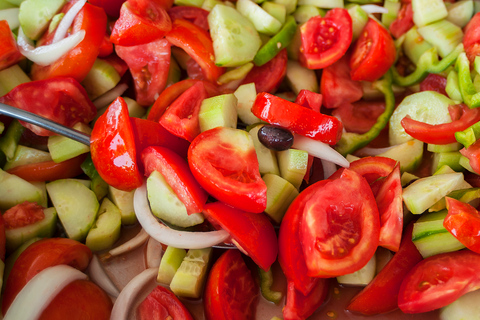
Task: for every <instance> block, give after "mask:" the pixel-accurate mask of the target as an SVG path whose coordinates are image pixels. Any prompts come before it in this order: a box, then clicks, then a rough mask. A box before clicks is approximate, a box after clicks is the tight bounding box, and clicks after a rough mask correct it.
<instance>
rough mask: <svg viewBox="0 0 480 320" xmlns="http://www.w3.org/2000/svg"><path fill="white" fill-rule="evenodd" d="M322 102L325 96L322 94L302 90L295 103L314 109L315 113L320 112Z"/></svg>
mask: <svg viewBox="0 0 480 320" xmlns="http://www.w3.org/2000/svg"><path fill="white" fill-rule="evenodd" d="M322 100H323V96H322V95H321V94H320V93H316V92H312V91H310V90H307V89H302V90H300V92H299V93H298V95H297V97H296V98H295V103H296V104H298V105H301V106H302V107H305V108H308V109H312V110H313V111H316V112H320V108H321V107H322Z"/></svg>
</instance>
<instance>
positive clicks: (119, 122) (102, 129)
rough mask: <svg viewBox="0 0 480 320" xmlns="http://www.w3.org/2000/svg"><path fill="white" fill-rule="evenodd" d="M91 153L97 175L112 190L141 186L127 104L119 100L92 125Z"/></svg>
mask: <svg viewBox="0 0 480 320" xmlns="http://www.w3.org/2000/svg"><path fill="white" fill-rule="evenodd" d="M90 151H91V154H92V160H93V163H94V165H95V168H97V171H98V173H99V174H100V176H101V177H102V178H103V180H105V182H107V183H108V184H109V185H111V186H112V187H115V188H117V189H120V190H124V191H131V190H133V189H135V188H138V187H139V186H141V185H142V183H143V178H142V175H141V174H140V171H139V169H138V165H137V154H136V149H135V137H134V136H133V131H132V125H131V123H130V117H129V116H128V108H127V104H126V103H125V100H123V99H122V98H121V97H120V98H117V99H116V100H115V101H114V102H112V104H111V105H110V106H109V107H108V109H107V110H106V111H105V113H104V114H102V115H101V116H100V117H99V118H98V119H97V121H96V122H95V126H94V127H93V130H92V137H91V143H90Z"/></svg>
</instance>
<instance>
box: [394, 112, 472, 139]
mask: <svg viewBox="0 0 480 320" xmlns="http://www.w3.org/2000/svg"><path fill="white" fill-rule="evenodd" d="M449 108H456V109H461V116H460V119H458V120H454V121H452V122H448V123H442V124H428V123H424V122H420V121H417V120H414V119H412V118H410V116H408V115H407V116H405V118H403V119H402V121H401V124H402V127H403V128H404V129H405V132H406V133H408V134H409V135H411V136H412V137H413V138H414V139H418V140H420V141H423V142H426V143H433V144H448V143H453V142H456V141H457V140H456V139H455V132H457V131H463V130H465V129H467V128H468V127H470V126H471V125H473V124H475V123H477V122H478V121H480V110H479V109H477V108H474V109H470V108H469V107H467V106H466V105H464V104H461V105H456V106H450V107H449ZM451 113H453V114H455V111H452V112H451Z"/></svg>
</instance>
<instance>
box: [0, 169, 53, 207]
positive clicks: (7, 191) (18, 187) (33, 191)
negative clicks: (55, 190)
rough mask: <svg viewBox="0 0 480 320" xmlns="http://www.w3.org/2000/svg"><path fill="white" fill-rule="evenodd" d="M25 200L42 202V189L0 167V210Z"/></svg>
mask: <svg viewBox="0 0 480 320" xmlns="http://www.w3.org/2000/svg"><path fill="white" fill-rule="evenodd" d="M25 201H30V202H36V203H38V204H42V202H43V193H42V190H41V189H40V188H38V187H37V186H35V185H33V184H32V183H30V182H28V181H26V180H23V179H22V178H20V177H17V176H16V175H13V174H10V173H8V172H5V171H3V170H1V169H0V210H7V209H10V208H11V207H13V206H15V205H17V204H19V203H22V202H25Z"/></svg>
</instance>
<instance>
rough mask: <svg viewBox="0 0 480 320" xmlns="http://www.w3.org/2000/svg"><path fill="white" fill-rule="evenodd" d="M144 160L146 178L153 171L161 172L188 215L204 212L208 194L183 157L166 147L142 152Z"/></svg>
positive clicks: (151, 148) (149, 148) (152, 148)
mask: <svg viewBox="0 0 480 320" xmlns="http://www.w3.org/2000/svg"><path fill="white" fill-rule="evenodd" d="M142 160H143V164H144V166H145V176H146V177H148V176H149V175H150V174H151V173H152V172H153V171H158V172H160V173H161V174H162V175H163V177H164V178H165V180H166V181H167V183H168V184H169V185H170V187H171V188H172V189H173V191H174V192H175V194H176V195H177V196H178V198H179V199H180V201H182V202H183V204H185V207H186V208H187V213H188V214H192V213H198V212H202V210H203V206H204V205H205V203H206V202H207V198H208V194H207V193H206V192H205V190H203V189H202V187H200V185H199V184H198V182H197V181H196V180H195V178H194V177H193V174H192V172H191V171H190V168H189V167H188V163H187V162H186V161H185V160H184V159H183V158H182V157H180V156H179V155H178V154H176V153H175V152H173V151H171V150H170V149H167V148H164V147H148V148H146V149H145V150H143V152H142Z"/></svg>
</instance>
